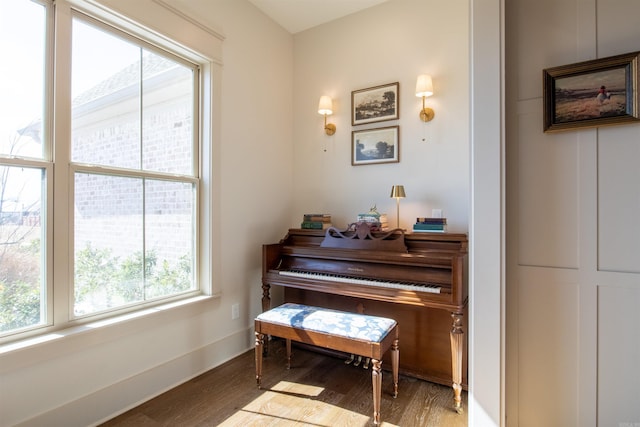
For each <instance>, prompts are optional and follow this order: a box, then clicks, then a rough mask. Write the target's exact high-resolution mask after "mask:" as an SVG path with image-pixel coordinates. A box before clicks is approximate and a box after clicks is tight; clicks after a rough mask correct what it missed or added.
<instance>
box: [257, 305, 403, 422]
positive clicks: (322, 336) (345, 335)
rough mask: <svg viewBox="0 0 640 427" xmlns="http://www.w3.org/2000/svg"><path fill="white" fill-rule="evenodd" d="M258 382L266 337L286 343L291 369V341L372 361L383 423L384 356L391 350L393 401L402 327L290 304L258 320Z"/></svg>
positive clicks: (382, 320)
mask: <svg viewBox="0 0 640 427" xmlns="http://www.w3.org/2000/svg"><path fill="white" fill-rule="evenodd" d="M255 334H256V349H255V352H256V382H257V383H258V388H260V380H261V379H262V354H263V346H264V337H265V336H267V335H272V336H276V337H280V338H284V339H285V340H286V346H287V369H288V368H289V367H290V366H291V340H293V341H298V342H301V343H304V344H310V345H315V346H319V347H323V348H328V349H331V350H336V351H342V352H345V353H351V354H355V355H358V356H363V357H368V358H370V359H371V364H372V369H371V379H372V383H373V422H374V424H375V425H378V424H379V423H380V399H381V396H382V356H383V355H384V354H385V353H386V352H387V350H389V349H391V365H392V367H391V370H392V373H393V397H394V398H395V397H397V395H398V366H399V350H398V324H397V323H396V321H395V320H393V319H388V318H385V317H377V316H368V315H364V314H355V313H347V312H343V311H337V310H330V309H326V308H319V307H312V306H308V305H301V304H291V303H286V304H283V305H281V306H279V307H276V308H273V309H271V310H269V311H266V312H263V313H262V314H260V315H258V317H256V319H255Z"/></svg>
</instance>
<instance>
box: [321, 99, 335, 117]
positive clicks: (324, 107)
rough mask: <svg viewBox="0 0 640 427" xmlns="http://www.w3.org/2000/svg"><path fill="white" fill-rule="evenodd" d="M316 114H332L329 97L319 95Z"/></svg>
mask: <svg viewBox="0 0 640 427" xmlns="http://www.w3.org/2000/svg"><path fill="white" fill-rule="evenodd" d="M318 114H326V115H331V114H333V105H332V101H331V97H329V96H327V95H322V96H321V97H320V102H319V103H318Z"/></svg>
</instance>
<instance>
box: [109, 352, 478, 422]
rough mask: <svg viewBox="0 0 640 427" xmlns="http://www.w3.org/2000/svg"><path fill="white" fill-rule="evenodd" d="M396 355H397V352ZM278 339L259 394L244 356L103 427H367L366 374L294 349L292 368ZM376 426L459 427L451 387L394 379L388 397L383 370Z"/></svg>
mask: <svg viewBox="0 0 640 427" xmlns="http://www.w3.org/2000/svg"><path fill="white" fill-rule="evenodd" d="M400 357H402V350H401V352H400ZM284 359H285V350H284V343H283V341H281V340H274V341H271V342H270V343H269V355H268V356H266V357H265V358H264V362H263V364H264V366H263V379H262V389H261V390H258V388H257V387H256V382H255V365H254V353H253V351H249V352H247V353H245V354H242V355H240V356H238V357H236V358H234V359H233V360H230V361H229V362H227V363H225V364H223V365H221V366H219V367H217V368H215V369H212V370H211V371H208V372H206V373H204V374H202V375H200V376H198V377H196V378H194V379H192V380H190V381H188V382H186V383H184V384H182V385H180V386H178V387H176V388H174V389H172V390H170V391H168V392H166V393H164V394H162V395H160V396H158V397H156V398H154V399H152V400H150V401H148V402H146V403H144V404H142V405H140V406H138V407H136V408H133V409H132V410H130V411H128V412H125V413H124V414H122V415H120V416H118V417H116V418H114V419H112V420H110V421H108V422H106V423H104V424H103V426H105V427H129V426H135V427H157V426H172V427H173V426H181V427H182V426H184V427H190V426H227V427H232V426H242V427H250V426H260V427H263V426H312V427H330V426H340V427H343V426H345V427H346V426H368V425H373V421H372V412H373V402H372V394H371V393H372V391H371V370H370V369H366V370H365V369H363V368H362V367H354V366H351V365H345V364H344V362H343V360H341V359H338V358H335V357H330V356H326V355H321V354H318V353H315V352H310V351H306V350H303V349H300V348H295V347H294V354H293V360H292V367H291V369H290V370H287V369H286V367H285V363H284ZM382 387H383V388H382V402H381V410H380V412H381V421H382V423H381V425H382V426H386V427H391V426H403V427H414V426H415V427H418V426H419V427H423V426H429V427H439V426H446V427H466V426H467V415H466V410H467V393H466V392H463V395H462V397H463V409H464V412H463V413H462V414H457V413H456V412H455V411H454V410H453V408H452V401H453V395H452V393H453V392H452V391H451V388H449V387H445V386H441V385H438V384H433V383H429V382H426V381H422V380H417V379H415V378H410V377H406V376H402V375H401V376H400V385H399V395H398V397H397V398H396V399H394V398H393V397H392V396H391V390H392V381H391V373H390V372H387V371H384V374H383V385H382Z"/></svg>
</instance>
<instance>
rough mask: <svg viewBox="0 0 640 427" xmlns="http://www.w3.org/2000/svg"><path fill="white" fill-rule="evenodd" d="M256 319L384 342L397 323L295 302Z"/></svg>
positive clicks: (383, 318)
mask: <svg viewBox="0 0 640 427" xmlns="http://www.w3.org/2000/svg"><path fill="white" fill-rule="evenodd" d="M256 320H260V321H263V322H270V323H275V324H280V325H285V326H291V327H293V328H297V329H303V330H307V331H315V332H323V333H327V334H331V335H336V336H341V337H346V338H350V339H355V340H362V341H367V342H380V341H382V339H383V338H384V337H385V336H386V335H387V333H388V332H389V331H390V330H391V329H393V327H394V326H395V325H396V321H395V320H393V319H387V318H385V317H378V316H369V315H365V314H355V313H346V312H344V311H338V310H331V309H328V308H320V307H311V306H308V305H301V304H293V303H285V304H283V305H281V306H279V307H276V308H272V309H271V310H269V311H265V312H264V313H262V314H260V315H259V316H258V317H257V318H256Z"/></svg>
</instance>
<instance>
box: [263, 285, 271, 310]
mask: <svg viewBox="0 0 640 427" xmlns="http://www.w3.org/2000/svg"><path fill="white" fill-rule="evenodd" d="M270 289H271V285H270V284H268V283H263V284H262V311H263V312H264V311H268V310H269V309H270V308H271V295H270Z"/></svg>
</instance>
